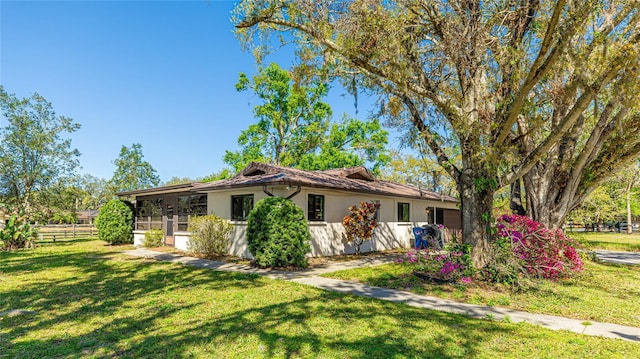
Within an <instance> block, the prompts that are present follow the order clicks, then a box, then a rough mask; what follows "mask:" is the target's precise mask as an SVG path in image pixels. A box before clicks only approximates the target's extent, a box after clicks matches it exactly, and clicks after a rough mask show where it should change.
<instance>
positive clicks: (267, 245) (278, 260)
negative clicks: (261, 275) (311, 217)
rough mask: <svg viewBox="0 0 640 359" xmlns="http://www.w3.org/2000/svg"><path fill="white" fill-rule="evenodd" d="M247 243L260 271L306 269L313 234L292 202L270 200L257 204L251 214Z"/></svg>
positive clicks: (284, 199) (277, 199)
mask: <svg viewBox="0 0 640 359" xmlns="http://www.w3.org/2000/svg"><path fill="white" fill-rule="evenodd" d="M247 242H248V244H249V250H250V251H251V254H253V257H254V258H255V262H256V264H258V265H259V266H260V267H287V266H295V267H302V268H305V267H307V258H306V254H307V253H309V252H311V245H310V242H311V234H310V233H309V228H308V227H307V220H306V219H305V217H304V211H303V210H302V209H301V208H300V207H298V206H296V205H295V203H293V202H292V201H291V200H288V199H286V198H279V197H268V198H265V199H262V200H260V201H259V202H258V203H256V206H255V207H254V208H253V210H251V212H250V213H249V218H248V224H247Z"/></svg>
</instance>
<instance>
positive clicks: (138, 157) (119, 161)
mask: <svg viewBox="0 0 640 359" xmlns="http://www.w3.org/2000/svg"><path fill="white" fill-rule="evenodd" d="M113 163H114V164H115V165H116V170H115V172H114V173H113V177H112V178H111V181H110V186H111V187H112V188H113V190H114V192H124V191H133V190H138V189H144V188H150V187H156V186H158V185H159V184H160V177H158V175H157V174H156V170H155V169H154V168H153V166H151V164H150V163H149V162H147V161H145V160H144V155H143V154H142V145H141V144H139V143H134V144H133V145H132V146H131V147H130V148H129V147H127V146H122V148H121V149H120V155H119V156H118V158H116V159H115V161H113Z"/></svg>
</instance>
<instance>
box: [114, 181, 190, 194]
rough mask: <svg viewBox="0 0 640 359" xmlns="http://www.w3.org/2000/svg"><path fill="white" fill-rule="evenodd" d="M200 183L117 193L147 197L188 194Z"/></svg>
mask: <svg viewBox="0 0 640 359" xmlns="http://www.w3.org/2000/svg"><path fill="white" fill-rule="evenodd" d="M199 184H200V183H199V182H194V183H181V184H174V185H170V186H162V187H154V188H145V189H139V190H134V191H125V192H118V193H116V195H117V196H136V195H145V194H161V193H174V192H188V191H189V190H191V189H192V188H193V187H194V186H196V185H199Z"/></svg>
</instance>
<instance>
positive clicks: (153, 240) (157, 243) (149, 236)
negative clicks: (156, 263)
mask: <svg viewBox="0 0 640 359" xmlns="http://www.w3.org/2000/svg"><path fill="white" fill-rule="evenodd" d="M163 239H164V231H163V230H162V229H150V230H148V231H146V232H145V233H144V243H143V244H142V245H143V246H145V247H161V246H162V240H163Z"/></svg>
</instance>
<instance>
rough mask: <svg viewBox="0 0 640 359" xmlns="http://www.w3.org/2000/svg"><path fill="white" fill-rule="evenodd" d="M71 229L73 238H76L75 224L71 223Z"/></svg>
mask: <svg viewBox="0 0 640 359" xmlns="http://www.w3.org/2000/svg"><path fill="white" fill-rule="evenodd" d="M71 228H72V230H73V239H76V224H75V223H74V224H72V227H71Z"/></svg>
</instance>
